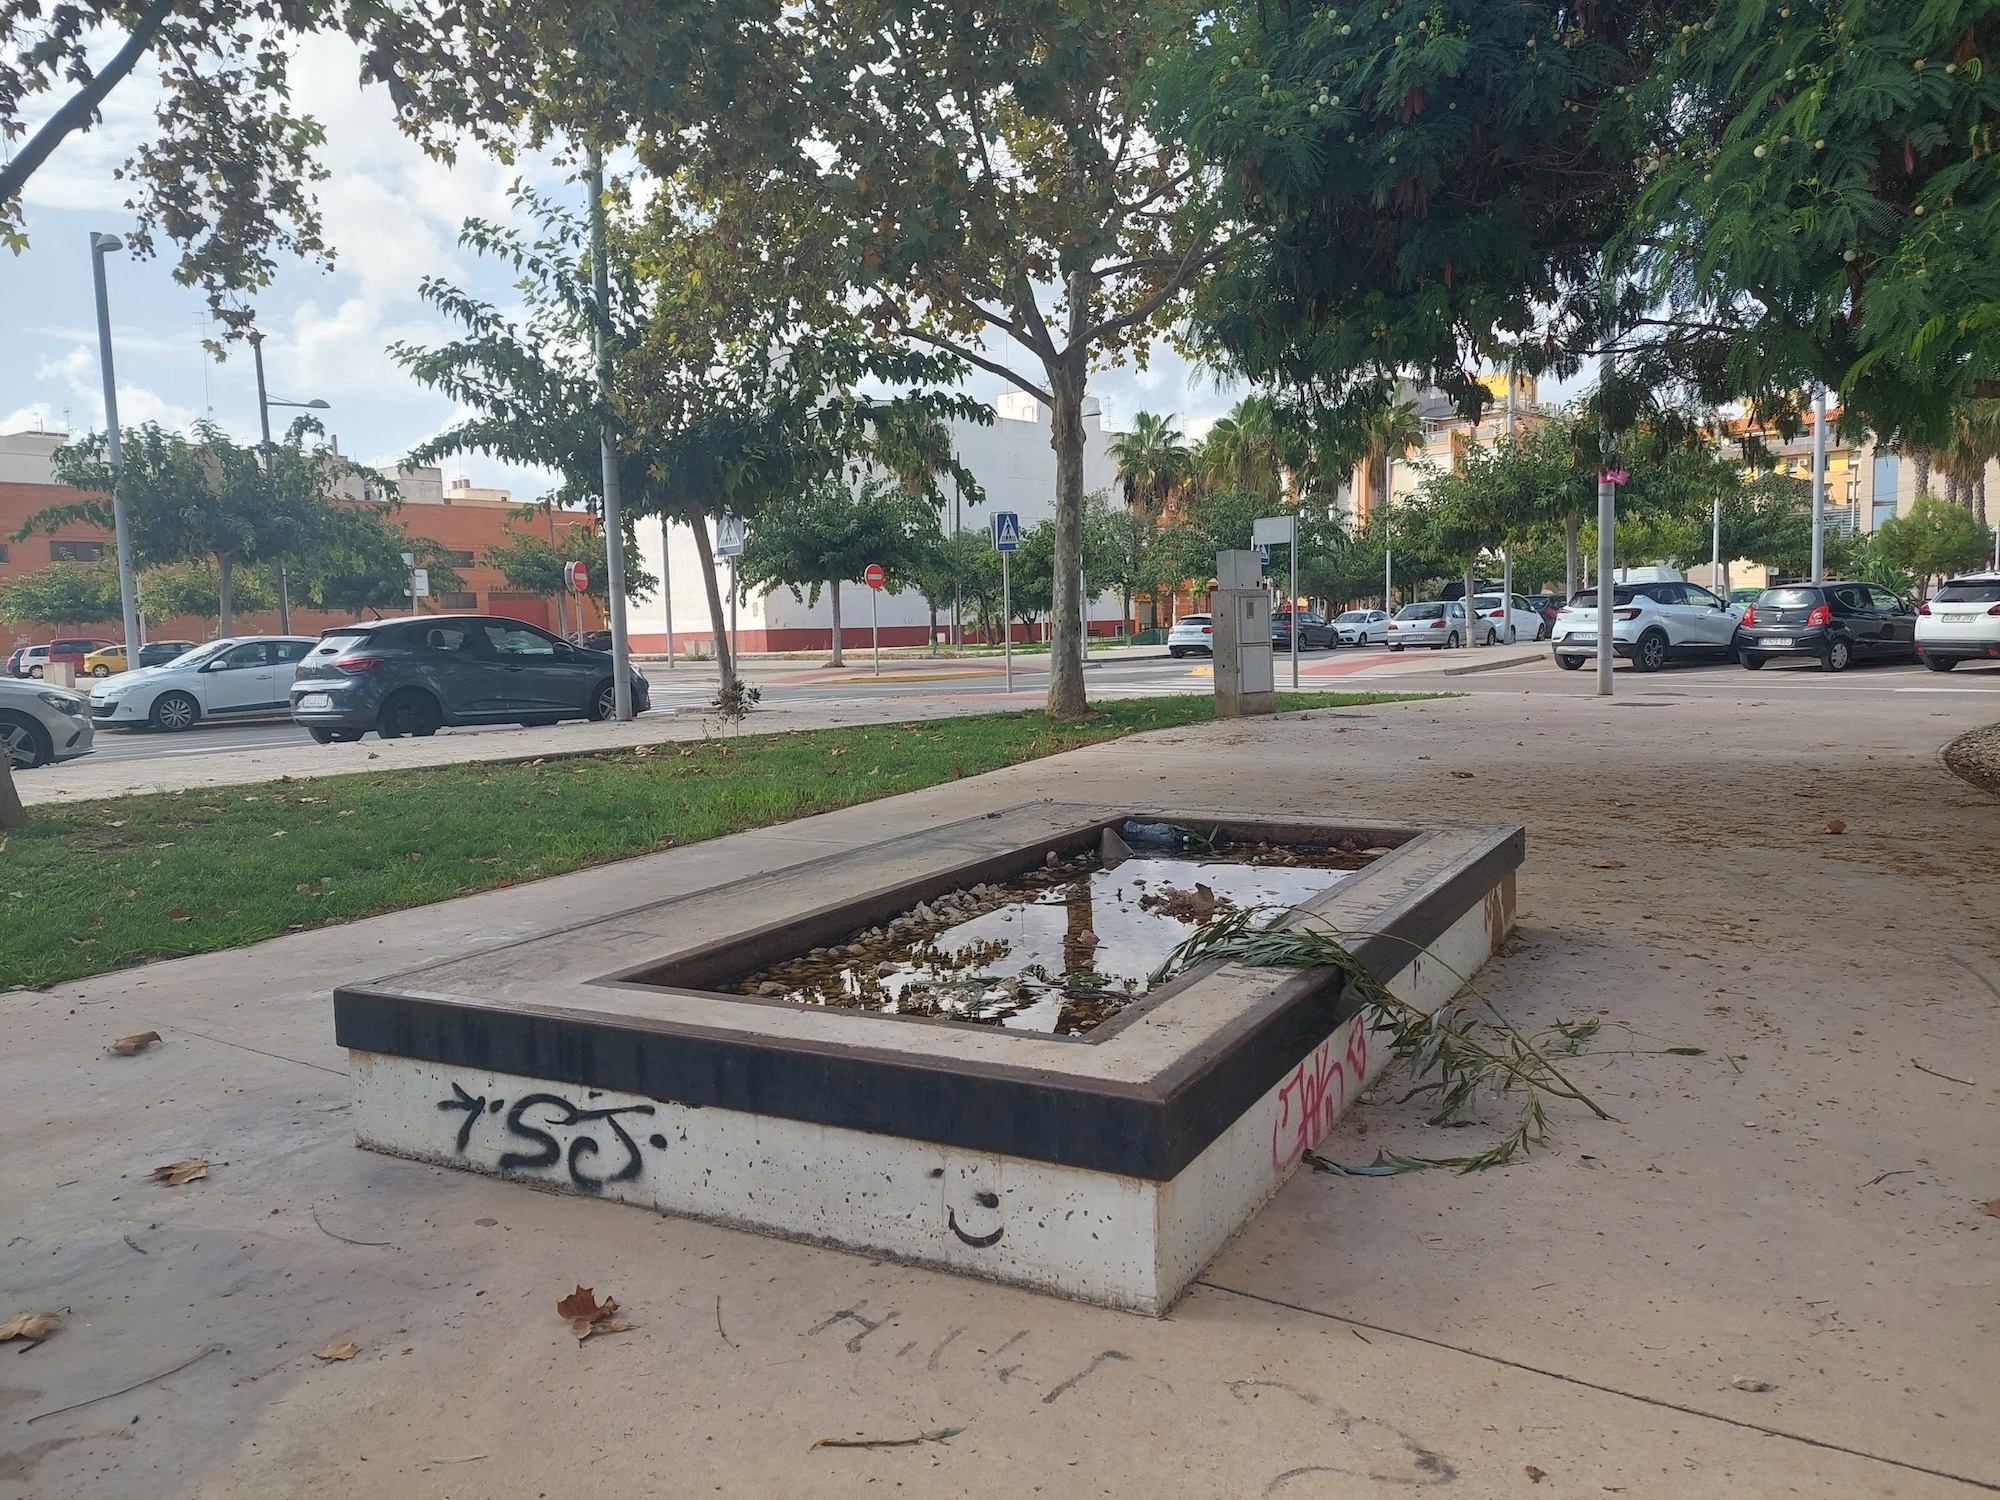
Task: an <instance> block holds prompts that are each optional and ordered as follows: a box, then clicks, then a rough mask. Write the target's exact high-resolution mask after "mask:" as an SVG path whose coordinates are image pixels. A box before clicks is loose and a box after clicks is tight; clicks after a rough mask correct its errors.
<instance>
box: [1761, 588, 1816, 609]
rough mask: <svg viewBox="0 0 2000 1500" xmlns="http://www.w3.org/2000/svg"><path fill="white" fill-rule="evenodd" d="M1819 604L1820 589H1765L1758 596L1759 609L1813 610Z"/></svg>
mask: <svg viewBox="0 0 2000 1500" xmlns="http://www.w3.org/2000/svg"><path fill="white" fill-rule="evenodd" d="M1817 603H1819V590H1818V589H1765V590H1764V592H1763V593H1761V594H1759V595H1758V596H1757V607H1758V608H1759V609H1811V608H1812V607H1813V606H1814V605H1815V604H1817Z"/></svg>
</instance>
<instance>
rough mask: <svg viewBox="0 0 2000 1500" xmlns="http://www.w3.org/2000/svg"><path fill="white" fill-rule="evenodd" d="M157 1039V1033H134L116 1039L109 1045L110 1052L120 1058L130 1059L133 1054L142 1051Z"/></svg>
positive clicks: (158, 1036) (158, 1037)
mask: <svg viewBox="0 0 2000 1500" xmlns="http://www.w3.org/2000/svg"><path fill="white" fill-rule="evenodd" d="M159 1039H160V1034H159V1032H157V1031H135V1032H133V1033H132V1034H131V1035H130V1036H121V1037H120V1038H118V1040H117V1041H115V1042H113V1043H112V1044H111V1050H112V1051H113V1052H116V1053H117V1054H118V1055H119V1056H120V1057H130V1056H131V1055H132V1054H133V1053H135V1052H142V1051H144V1050H145V1049H146V1048H148V1047H150V1046H152V1045H153V1043H155V1042H157V1041H158V1040H159Z"/></svg>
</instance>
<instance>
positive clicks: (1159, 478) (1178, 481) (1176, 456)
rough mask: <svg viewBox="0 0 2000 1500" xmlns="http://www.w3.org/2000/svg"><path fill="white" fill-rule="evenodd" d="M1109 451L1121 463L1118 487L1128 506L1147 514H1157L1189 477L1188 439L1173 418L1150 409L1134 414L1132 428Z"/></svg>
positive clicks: (1108, 447)
mask: <svg viewBox="0 0 2000 1500" xmlns="http://www.w3.org/2000/svg"><path fill="white" fill-rule="evenodd" d="M1106 451H1107V452H1108V453H1109V454H1110V456H1111V460H1112V462H1113V463H1115V464H1117V465H1118V487H1119V489H1120V490H1121V491H1122V492H1123V495H1124V499H1125V503H1126V505H1128V506H1129V507H1131V508H1132V509H1133V510H1136V511H1139V512H1141V513H1143V514H1145V515H1148V516H1153V517H1157V516H1158V515H1159V514H1160V513H1161V512H1162V511H1163V510H1165V509H1166V507H1167V502H1168V501H1169V500H1170V499H1171V498H1172V496H1173V494H1174V492H1175V491H1176V490H1178V489H1179V488H1180V487H1181V485H1182V484H1183V483H1184V482H1185V481H1186V480H1187V477H1188V468H1189V457H1190V453H1189V449H1188V445H1187V440H1186V439H1185V438H1184V437H1182V436H1181V432H1180V429H1179V428H1177V427H1175V426H1174V420H1173V418H1172V417H1162V416H1159V415H1156V414H1155V413H1153V412H1149V411H1142V412H1138V413H1136V414H1134V416H1133V418H1132V430H1131V431H1130V432H1121V433H1118V434H1117V435H1116V436H1114V437H1113V438H1112V439H1111V441H1110V443H1109V444H1107V445H1106Z"/></svg>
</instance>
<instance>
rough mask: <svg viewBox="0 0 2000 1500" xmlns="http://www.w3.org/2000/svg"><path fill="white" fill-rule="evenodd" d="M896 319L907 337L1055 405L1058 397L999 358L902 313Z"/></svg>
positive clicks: (1037, 398)
mask: <svg viewBox="0 0 2000 1500" xmlns="http://www.w3.org/2000/svg"><path fill="white" fill-rule="evenodd" d="M896 321H897V322H898V323H899V324H901V325H902V329H903V334H904V336H905V337H907V338H913V339H915V340H917V342H919V343H922V344H929V345H930V346H931V347H932V348H933V349H942V350H944V351H945V352H946V353H947V354H953V355H956V356H957V357H958V358H960V359H962V360H964V361H965V362H966V363H967V364H969V365H977V366H979V368H980V369H982V370H984V371H986V373H987V374H989V375H998V376H999V377H1000V378H1001V379H1002V380H1004V381H1006V382H1007V383H1008V384H1009V385H1014V386H1018V387H1019V388H1020V389H1022V390H1023V391H1026V392H1027V393H1028V394H1029V395H1030V396H1033V397H1034V398H1035V399H1036V400H1037V401H1042V402H1046V403H1047V404H1048V405H1050V406H1054V405H1055V403H1056V398H1055V397H1054V396H1051V395H1050V394H1049V393H1048V392H1047V391H1045V390H1043V389H1042V388H1041V387H1040V386H1038V385H1036V384H1035V383H1034V382H1033V381H1031V380H1029V379H1028V378H1027V377H1026V376H1025V375H1022V374H1020V373H1019V372H1017V371H1014V370H1010V369H1008V368H1007V367H1006V366H1005V365H1003V364H1001V363H1000V362H999V361H998V360H994V359H988V358H987V357H986V356H985V355H983V354H976V353H974V352H973V351H972V350H970V349H968V348H966V347H965V346H964V345H963V344H959V343H956V342H954V341H953V340H951V339H946V338H939V337H938V336H937V335H936V334H934V333H927V332H925V331H924V330H923V329H921V328H919V327H917V326H916V324H914V323H912V322H910V320H909V319H908V318H906V317H904V316H902V314H901V313H898V314H897V318H896Z"/></svg>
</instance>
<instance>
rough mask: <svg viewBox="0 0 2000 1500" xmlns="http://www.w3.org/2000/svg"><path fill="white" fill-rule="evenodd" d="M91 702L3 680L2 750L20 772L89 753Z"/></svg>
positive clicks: (0, 706) (59, 691)
mask: <svg viewBox="0 0 2000 1500" xmlns="http://www.w3.org/2000/svg"><path fill="white" fill-rule="evenodd" d="M90 741H91V727H90V700H89V699H88V698H86V697H84V696H83V694H81V693H72V692H68V691H65V690H64V689H62V688H58V687H44V686H43V685H42V684H41V683H39V682H18V681H14V680H11V679H9V680H0V750H4V751H5V752H6V755H7V762H8V764H9V765H11V766H12V767H13V768H14V769H15V770H17V771H25V770H28V769H29V768H30V767H33V766H45V765H47V764H48V763H49V762H50V761H52V760H74V759H75V758H76V757H77V756H79V755H88V754H89V753H90Z"/></svg>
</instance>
